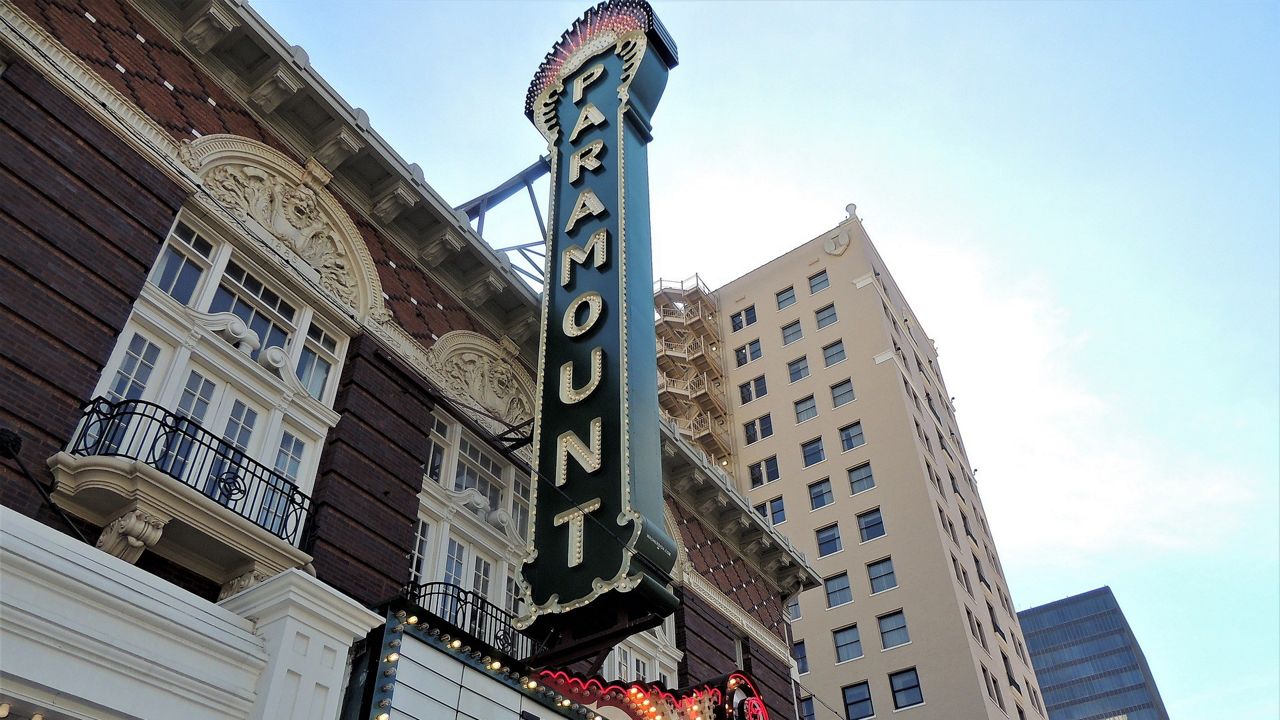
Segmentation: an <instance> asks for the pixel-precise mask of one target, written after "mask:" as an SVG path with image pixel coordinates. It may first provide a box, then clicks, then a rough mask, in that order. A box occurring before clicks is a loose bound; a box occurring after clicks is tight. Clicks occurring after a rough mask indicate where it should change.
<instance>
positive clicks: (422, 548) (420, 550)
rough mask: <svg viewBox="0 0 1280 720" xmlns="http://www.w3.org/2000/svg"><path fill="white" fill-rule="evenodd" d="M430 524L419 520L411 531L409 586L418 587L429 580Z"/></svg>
mask: <svg viewBox="0 0 1280 720" xmlns="http://www.w3.org/2000/svg"><path fill="white" fill-rule="evenodd" d="M430 550H431V523H428V522H427V521H426V520H423V519H421V518H419V519H418V524H417V525H416V526H415V527H414V531H413V552H412V553H411V554H410V555H409V584H410V585H420V584H422V583H425V582H428V581H429V580H430V579H431V575H430V567H428V563H430V562H431V553H430Z"/></svg>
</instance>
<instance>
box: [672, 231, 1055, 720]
mask: <svg viewBox="0 0 1280 720" xmlns="http://www.w3.org/2000/svg"><path fill="white" fill-rule="evenodd" d="M655 302H656V304H657V307H658V317H659V320H658V327H659V342H658V345H659V347H658V352H659V360H660V362H659V367H660V373H662V374H663V375H664V377H663V378H661V379H660V388H661V389H662V397H663V407H664V410H665V412H667V413H668V420H669V421H671V422H672V423H673V424H675V425H677V426H678V427H679V428H680V429H681V431H682V432H684V433H686V434H687V435H689V436H690V438H691V439H693V440H695V441H697V442H698V443H699V444H700V446H701V447H702V449H703V450H704V451H705V452H707V454H708V455H709V456H711V457H712V458H713V459H714V461H715V463H716V464H717V465H720V466H723V467H724V468H725V469H726V470H727V471H730V473H731V474H732V475H733V476H734V477H736V478H737V480H738V482H739V483H740V485H741V488H742V490H743V491H744V492H745V493H747V494H748V496H749V498H750V500H751V502H752V504H753V505H754V506H755V508H756V509H757V511H758V512H760V513H761V514H763V515H765V516H766V517H768V518H769V519H770V520H771V521H772V522H773V523H774V525H776V526H777V529H779V530H780V531H782V532H783V534H785V535H786V536H788V537H789V538H790V539H791V540H792V541H793V542H795V543H796V545H797V546H798V547H799V548H800V549H801V550H802V551H803V552H804V553H805V554H806V555H807V556H808V557H809V559H810V561H811V562H812V563H813V565H814V567H815V568H817V570H818V571H819V573H821V574H822V575H823V577H824V578H825V587H821V588H817V589H813V590H809V591H806V592H804V593H803V594H801V595H800V597H799V600H798V601H797V602H795V603H793V604H792V606H791V614H792V616H793V622H792V625H791V630H792V636H793V640H794V645H793V650H794V655H795V658H796V671H797V675H796V679H797V696H798V698H799V705H798V707H799V709H800V717H801V719H802V720H807V719H809V718H816V719H819V720H834V719H835V718H848V719H849V720H854V719H856V718H869V717H872V716H877V717H889V716H890V715H896V714H897V713H902V715H903V717H904V718H918V719H919V720H969V719H971V718H992V719H993V720H1002V719H1003V718H1014V719H1015V720H1023V719H1024V718H1044V717H1045V714H1044V709H1043V704H1042V701H1041V698H1040V692H1039V689H1038V686H1037V683H1036V680H1035V674H1034V672H1033V670H1032V669H1031V666H1030V663H1029V662H1028V660H1027V652H1026V647H1025V644H1024V641H1023V636H1022V630H1021V628H1020V627H1019V626H1018V620H1017V616H1016V614H1015V613H1014V610H1013V603H1012V601H1011V600H1010V598H1009V588H1008V585H1007V583H1006V582H1005V578H1004V574H1003V571H1002V569H1001V565H1000V561H999V556H998V555H997V553H996V549H995V543H994V541H993V540H992V538H991V531H990V529H989V527H988V525H987V519H986V512H985V511H984V510H983V506H982V501H981V498H980V497H979V495H978V489H977V484H976V483H975V481H974V478H973V470H972V468H971V467H970V463H969V458H968V456H967V454H966V452H965V448H964V443H963V441H962V440H961V438H960V431H959V428H958V426H957V423H956V417H955V412H954V408H953V407H952V402H951V396H950V393H949V392H948V391H947V388H946V385H945V383H944V382H943V379H942V374H941V370H940V368H939V365H938V357H937V352H936V351H935V349H934V346H933V343H932V341H931V340H930V339H929V337H928V335H927V334H926V333H925V331H924V328H923V327H922V326H921V324H920V322H919V320H918V319H917V318H916V316H915V314H914V313H913V312H912V310H911V307H910V305H908V304H907V301H906V299H905V298H904V297H903V295H902V292H901V291H900V290H899V289H898V286H897V284H896V283H895V282H894V281H893V278H892V276H891V275H890V274H889V270H888V268H887V267H886V266H885V263H884V261H883V260H882V259H881V258H880V255H879V253H878V252H877V251H876V249H875V246H874V245H873V244H872V243H871V240H870V238H868V236H867V234H866V232H865V230H864V229H863V227H862V223H861V222H860V221H859V220H858V219H857V218H856V216H854V215H853V213H852V210H851V215H850V218H849V219H847V220H846V221H844V222H842V223H841V224H840V225H838V226H836V227H835V228H833V229H831V230H830V231H828V232H826V233H823V234H822V235H820V236H819V237H817V238H815V239H813V240H810V241H809V242H806V243H804V244H803V245H801V246H799V247H797V248H795V249H794V250H791V251H790V252H787V253H786V254H784V255H782V256H781V257H779V258H777V259H775V260H772V261H770V262H768V263H766V264H765V265H762V266H760V267H758V268H756V269H755V270H752V271H751V272H749V273H747V274H745V275H743V276H742V277H740V278H738V279H736V280H734V281H732V282H730V283H728V284H727V285H725V286H724V287H721V288H720V289H718V290H716V291H714V292H711V291H708V290H707V289H706V288H705V286H703V285H702V284H701V282H700V281H699V280H697V279H696V278H695V279H694V280H691V281H685V282H683V283H669V282H664V281H660V282H659V284H658V286H657V290H656V292H655Z"/></svg>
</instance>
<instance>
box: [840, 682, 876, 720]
mask: <svg viewBox="0 0 1280 720" xmlns="http://www.w3.org/2000/svg"><path fill="white" fill-rule="evenodd" d="M841 692H842V693H844V716H845V717H846V718H848V720H862V718H869V717H872V716H873V715H875V714H876V711H875V708H873V707H872V705H871V686H870V685H868V684H867V683H865V682H860V683H858V684H857V685H849V686H846V687H843V688H841Z"/></svg>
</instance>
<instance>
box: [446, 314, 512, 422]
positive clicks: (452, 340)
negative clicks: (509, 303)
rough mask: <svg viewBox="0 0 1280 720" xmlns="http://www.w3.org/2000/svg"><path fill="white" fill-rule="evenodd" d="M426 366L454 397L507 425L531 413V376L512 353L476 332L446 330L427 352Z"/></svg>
mask: <svg viewBox="0 0 1280 720" xmlns="http://www.w3.org/2000/svg"><path fill="white" fill-rule="evenodd" d="M426 361H427V366H428V368H429V369H430V370H431V371H432V372H433V374H435V376H436V379H437V380H438V381H439V383H440V385H441V387H442V388H443V389H444V390H445V391H446V392H448V393H449V394H450V395H452V396H453V397H455V398H457V399H458V400H460V401H462V402H463V403H466V404H468V405H471V406H474V407H478V408H480V409H482V410H484V411H485V412H486V413H488V414H490V415H492V416H494V417H495V418H499V419H501V420H502V421H503V422H505V423H507V424H509V425H518V424H521V423H523V422H524V421H526V420H528V419H529V418H530V417H532V416H533V393H534V385H533V379H532V378H530V377H529V376H528V374H526V373H525V372H524V371H523V369H521V368H520V367H519V365H517V363H516V360H515V357H514V355H513V354H512V353H511V352H510V351H509V350H508V349H506V348H504V347H503V346H501V345H499V344H497V343H495V342H494V341H492V340H490V339H489V338H487V337H485V336H483V335H480V334H478V333H473V332H469V331H466V330H455V331H453V332H451V333H446V334H445V335H444V337H442V338H440V339H439V340H438V341H437V342H436V343H435V344H434V345H432V346H431V349H430V350H428V351H427V355H426Z"/></svg>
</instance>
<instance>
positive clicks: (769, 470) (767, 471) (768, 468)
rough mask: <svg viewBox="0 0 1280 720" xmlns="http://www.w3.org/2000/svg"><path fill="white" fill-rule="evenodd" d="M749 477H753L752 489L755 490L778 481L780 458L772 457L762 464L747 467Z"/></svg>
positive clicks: (761, 462)
mask: <svg viewBox="0 0 1280 720" xmlns="http://www.w3.org/2000/svg"><path fill="white" fill-rule="evenodd" d="M747 475H749V476H750V477H751V487H753V488H758V487H760V486H761V485H764V484H765V483H771V482H773V481H774V480H777V479H778V477H779V474H778V456H777V455H770V456H769V457H767V458H765V459H763V460H761V461H760V462H757V463H752V464H751V465H750V466H748V467H747Z"/></svg>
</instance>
